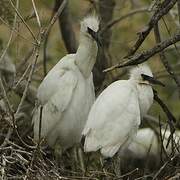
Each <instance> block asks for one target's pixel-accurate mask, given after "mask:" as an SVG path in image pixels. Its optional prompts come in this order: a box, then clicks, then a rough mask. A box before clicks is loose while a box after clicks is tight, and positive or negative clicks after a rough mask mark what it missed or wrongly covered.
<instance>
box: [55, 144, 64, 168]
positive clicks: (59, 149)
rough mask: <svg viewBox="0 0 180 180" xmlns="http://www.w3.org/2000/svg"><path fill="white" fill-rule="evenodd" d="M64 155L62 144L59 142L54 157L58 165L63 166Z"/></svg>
mask: <svg viewBox="0 0 180 180" xmlns="http://www.w3.org/2000/svg"><path fill="white" fill-rule="evenodd" d="M62 154H63V149H62V147H61V145H60V143H58V141H57V142H56V144H55V146H54V156H55V161H56V163H57V165H59V164H60V165H62V164H63V160H62Z"/></svg>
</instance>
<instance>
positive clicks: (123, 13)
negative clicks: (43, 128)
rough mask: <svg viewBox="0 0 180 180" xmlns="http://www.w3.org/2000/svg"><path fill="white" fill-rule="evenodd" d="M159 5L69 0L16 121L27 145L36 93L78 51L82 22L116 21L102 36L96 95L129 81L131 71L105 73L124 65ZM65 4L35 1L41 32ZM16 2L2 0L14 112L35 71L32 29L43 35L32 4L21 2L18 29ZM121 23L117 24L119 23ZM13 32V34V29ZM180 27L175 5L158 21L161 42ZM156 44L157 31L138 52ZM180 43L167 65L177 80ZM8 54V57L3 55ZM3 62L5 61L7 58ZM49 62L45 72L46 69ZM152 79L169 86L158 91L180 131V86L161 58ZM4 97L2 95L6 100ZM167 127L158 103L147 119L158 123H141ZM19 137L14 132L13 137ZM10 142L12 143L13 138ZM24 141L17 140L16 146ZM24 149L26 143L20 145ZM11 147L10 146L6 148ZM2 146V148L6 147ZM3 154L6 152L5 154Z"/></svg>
mask: <svg viewBox="0 0 180 180" xmlns="http://www.w3.org/2000/svg"><path fill="white" fill-rule="evenodd" d="M158 2H160V1H151V0H141V1H139V0H78V1H77V0H69V1H68V6H66V7H65V10H64V11H63V13H62V15H61V16H60V17H59V19H58V20H57V21H56V22H55V24H54V25H53V26H52V28H51V30H50V32H49V33H48V36H47V37H46V38H45V43H43V44H42V45H41V47H40V51H39V58H38V59H37V64H36V67H35V69H34V73H33V75H32V79H31V83H30V85H29V90H28V93H27V96H26V98H25V101H24V103H23V106H22V107H21V113H20V114H18V117H17V119H18V120H17V127H18V129H19V134H20V136H21V138H22V139H24V141H26V142H29V141H30V140H32V129H31V113H32V110H33V108H34V106H35V98H36V89H37V88H38V85H39V84H40V83H41V81H42V80H43V78H44V75H45V73H47V72H48V71H49V70H50V69H51V68H52V67H53V66H54V65H55V64H56V63H57V62H58V61H59V60H60V59H61V58H62V57H63V56H64V55H66V54H67V53H74V52H75V51H76V49H77V47H78V39H79V28H80V21H81V20H82V19H83V17H85V16H86V15H88V14H91V13H94V12H95V13H97V14H98V16H99V17H100V19H101V28H102V29H103V28H104V27H106V26H107V25H108V24H110V23H111V22H114V24H113V25H112V26H111V27H110V28H107V29H106V31H105V33H104V34H103V35H102V36H101V38H102V42H103V50H102V49H101V50H100V51H99V54H98V58H97V62H96V65H95V67H94V70H93V74H94V83H95V87H96V95H97V96H98V94H99V93H100V92H101V91H102V90H103V89H104V88H105V87H107V86H108V85H109V84H110V83H112V82H113V81H115V80H118V79H127V78H128V71H127V70H128V68H122V69H115V70H113V71H110V72H107V73H103V70H104V69H106V68H108V67H111V66H112V65H115V64H117V63H119V62H122V59H123V57H124V56H126V55H127V53H128V51H129V50H130V48H131V47H132V46H133V45H134V43H135V42H136V40H137V38H138V33H140V32H141V31H142V30H143V29H144V28H146V25H147V24H148V22H149V20H150V18H151V17H152V15H153V13H154V11H155V10H156V8H157V7H158V4H157V3H158ZM61 3H62V1H61V0H59V1H58V0H36V1H35V5H36V8H37V12H38V14H39V18H40V22H41V25H42V27H46V26H47V25H48V24H49V22H50V19H51V18H52V17H53V15H54V13H55V12H56V11H57V9H58V7H59V5H60V4H61ZM12 4H14V6H16V1H10V0H1V1H0V54H1V60H2V61H0V71H1V72H0V74H1V76H2V77H3V79H5V82H6V84H5V88H6V89H5V90H6V92H7V96H8V98H9V101H10V106H11V108H12V110H13V111H15V110H16V109H17V108H18V106H19V103H20V101H21V98H22V96H23V92H24V89H25V87H26V83H27V81H28V77H29V73H30V66H31V65H32V62H33V59H34V58H35V56H34V55H33V49H34V47H35V45H34V39H33V37H32V34H31V33H30V31H29V30H28V28H27V26H26V24H27V25H28V27H30V29H31V31H32V33H33V34H34V35H35V37H38V36H39V33H40V28H39V25H38V22H37V19H36V15H35V12H34V8H33V5H32V1H19V7H18V12H19V13H20V16H21V17H22V19H24V22H22V19H21V18H20V17H19V16H17V20H16V24H15V25H13V21H14V14H15V10H14V7H13V5H12ZM116 20H117V21H116ZM13 28H14V30H13V32H12V29H13ZM178 28H179V16H178V7H177V5H175V6H174V7H173V8H172V9H171V10H170V11H169V13H168V14H167V15H165V16H164V17H163V18H162V19H161V20H160V21H159V30H160V35H161V39H162V41H163V40H165V39H168V38H170V37H171V36H172V35H173V34H174V33H175V32H177V30H178ZM155 44H156V40H155V35H154V31H153V30H152V31H151V33H150V34H149V35H148V37H147V38H146V39H145V41H144V43H143V44H142V45H141V47H140V48H139V49H138V52H142V51H143V50H148V49H150V48H152V47H153V46H154V45H155ZM179 45H180V44H179V43H176V45H172V46H170V47H168V48H167V49H166V50H164V54H165V57H166V60H167V61H168V62H169V64H170V65H171V66H172V68H173V71H174V73H175V74H176V76H177V78H178V79H180V60H179V55H180V50H179ZM4 52H5V54H3V53H4ZM2 57H3V58H2ZM44 62H46V68H45V65H44ZM148 64H149V65H150V67H151V69H152V71H153V74H154V76H155V77H157V78H158V79H159V80H161V81H162V82H164V84H165V85H166V87H165V88H162V87H156V88H155V89H156V90H157V91H158V93H159V96H160V97H161V98H162V100H163V101H164V103H165V104H166V105H167V106H168V108H169V110H170V111H171V113H172V114H173V115H174V116H175V117H176V119H177V124H176V128H177V129H178V128H180V101H179V98H180V94H179V92H180V91H179V90H178V87H177V84H176V83H175V82H174V80H173V79H172V77H171V76H170V75H169V74H168V73H167V71H166V69H165V68H164V66H163V64H162V62H161V59H160V57H159V55H155V56H153V57H152V58H150V59H149V60H148ZM1 97H2V95H1ZM3 103H4V102H3V101H1V104H0V106H1V108H0V110H1V111H2V114H1V115H0V116H1V120H0V121H1V122H0V133H1V136H0V143H1V144H3V143H4V139H5V138H6V137H7V136H6V135H7V133H9V129H10V128H9V127H11V125H12V124H11V123H10V122H9V121H10V120H9V119H8V116H7V114H6V112H7V110H6V109H5V107H4V104H3ZM159 118H160V120H161V121H162V122H167V117H166V115H165V114H164V112H163V111H162V110H161V108H160V107H159V106H158V104H157V103H154V104H153V106H152V108H151V109H150V112H149V116H148V117H146V118H145V119H146V120H149V119H153V120H155V122H154V123H152V124H151V123H148V122H147V121H145V122H143V123H142V126H143V127H149V124H151V126H153V127H154V126H155V127H156V126H158V119H159ZM13 133H14V132H10V134H13ZM9 140H11V141H12V142H13V138H12V136H11V135H10V136H9ZM18 142H19V141H18V140H17V141H16V143H18ZM20 144H21V143H20ZM5 146H6V145H5ZM5 146H4V145H3V147H5ZM1 153H2V152H1Z"/></svg>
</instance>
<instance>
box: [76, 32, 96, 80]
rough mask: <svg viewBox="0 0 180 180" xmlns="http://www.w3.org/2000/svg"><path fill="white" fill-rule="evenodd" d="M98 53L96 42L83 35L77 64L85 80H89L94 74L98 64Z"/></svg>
mask: <svg viewBox="0 0 180 180" xmlns="http://www.w3.org/2000/svg"><path fill="white" fill-rule="evenodd" d="M97 51H98V47H97V44H96V42H95V41H94V40H93V39H91V38H89V37H88V36H85V35H83V34H81V35H80V44H79V47H78V50H77V52H76V58H75V63H76V65H77V66H78V68H79V69H80V71H81V72H82V74H83V75H84V77H85V78H88V77H89V76H90V74H91V72H92V69H93V66H94V64H95V62H96V56H97Z"/></svg>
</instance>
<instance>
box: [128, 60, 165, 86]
mask: <svg viewBox="0 0 180 180" xmlns="http://www.w3.org/2000/svg"><path fill="white" fill-rule="evenodd" d="M130 79H134V80H136V81H138V83H139V84H146V85H150V84H158V85H161V86H165V85H164V84H163V83H162V82H160V81H158V80H156V79H155V78H154V77H153V74H152V71H151V69H150V68H149V66H148V65H147V64H146V63H143V64H138V65H137V66H135V67H133V68H132V69H131V70H130Z"/></svg>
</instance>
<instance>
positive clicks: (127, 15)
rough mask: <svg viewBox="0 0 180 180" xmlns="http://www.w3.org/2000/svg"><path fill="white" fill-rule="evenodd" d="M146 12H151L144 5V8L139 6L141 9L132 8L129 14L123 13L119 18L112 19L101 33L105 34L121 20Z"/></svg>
mask: <svg viewBox="0 0 180 180" xmlns="http://www.w3.org/2000/svg"><path fill="white" fill-rule="evenodd" d="M144 12H149V10H148V8H147V7H143V8H139V9H135V10H132V11H130V12H129V13H127V14H124V15H122V16H121V17H119V18H117V19H114V20H113V21H111V22H110V23H108V24H107V25H106V26H105V27H104V28H103V29H102V30H101V31H100V34H103V33H104V32H106V31H107V30H108V29H110V28H112V27H113V26H114V25H115V24H117V23H119V22H120V21H122V20H124V19H126V18H128V17H131V16H133V15H135V14H138V13H144Z"/></svg>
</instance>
